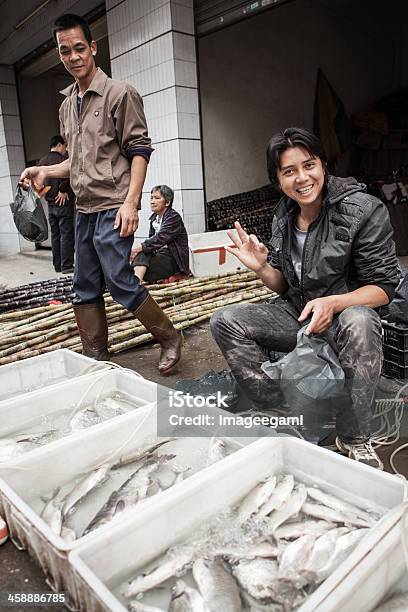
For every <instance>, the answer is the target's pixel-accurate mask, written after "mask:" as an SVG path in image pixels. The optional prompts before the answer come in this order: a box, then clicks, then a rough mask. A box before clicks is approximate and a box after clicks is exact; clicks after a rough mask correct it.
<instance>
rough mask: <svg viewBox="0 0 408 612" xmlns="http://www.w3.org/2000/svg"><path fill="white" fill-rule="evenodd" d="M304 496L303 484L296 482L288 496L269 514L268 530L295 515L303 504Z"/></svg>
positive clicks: (305, 495) (305, 492) (305, 494)
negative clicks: (277, 508)
mask: <svg viewBox="0 0 408 612" xmlns="http://www.w3.org/2000/svg"><path fill="white" fill-rule="evenodd" d="M306 497H307V491H306V487H305V486H304V485H303V484H297V485H296V486H295V488H294V489H293V491H292V493H291V494H290V496H289V497H288V498H287V499H286V501H284V502H283V504H282V505H281V506H280V508H279V510H274V511H273V513H272V514H271V516H270V519H269V522H268V529H269V532H273V531H275V529H277V528H278V527H280V526H281V525H282V524H283V523H284V522H285V521H287V520H288V519H290V518H292V516H297V514H298V513H299V512H300V510H301V508H302V507H303V506H304V503H305V500H306Z"/></svg>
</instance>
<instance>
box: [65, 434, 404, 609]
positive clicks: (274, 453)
mask: <svg viewBox="0 0 408 612" xmlns="http://www.w3.org/2000/svg"><path fill="white" fill-rule="evenodd" d="M272 473H292V474H294V476H295V477H296V478H297V479H299V480H301V481H303V482H306V483H310V484H312V483H313V484H318V485H319V486H321V487H323V488H324V489H325V490H326V491H330V492H332V493H333V494H335V495H339V496H341V497H342V498H343V499H344V498H346V499H348V500H349V501H351V502H354V503H356V504H358V505H359V506H361V507H365V508H369V507H371V508H375V507H376V506H378V505H380V506H381V507H382V508H388V509H392V508H394V507H396V506H398V505H399V504H400V503H401V500H402V498H403V492H404V485H403V483H402V482H401V480H399V479H398V478H395V477H394V476H391V475H389V474H385V473H383V472H381V471H378V470H374V469H373V468H371V467H368V466H365V465H361V464H359V463H356V462H353V461H351V460H350V459H348V458H344V457H340V456H338V455H336V454H334V453H332V452H330V451H328V450H326V449H322V448H319V447H316V446H314V445H312V444H309V443H307V442H304V441H302V440H298V439H295V438H289V437H287V438H285V437H280V438H274V439H270V438H269V439H261V440H258V441H257V442H255V443H253V444H251V445H249V446H247V447H245V448H243V449H242V450H240V451H238V452H237V453H235V454H233V455H230V456H229V457H227V458H225V459H224V460H223V461H222V462H220V463H218V464H216V465H214V466H212V467H211V468H208V469H207V470H204V471H202V472H201V473H200V474H197V475H196V476H195V477H194V479H193V478H191V479H190V480H187V481H186V482H185V483H184V486H183V488H181V487H180V488H179V489H177V491H176V490H174V491H173V492H172V493H173V494H172V495H170V494H169V495H168V496H167V497H166V498H164V497H161V498H160V499H159V497H158V496H157V497H156V498H155V500H152V504H151V505H150V506H149V507H145V508H142V509H141V511H140V513H138V515H137V516H134V517H132V518H131V517H129V518H126V519H123V521H122V522H121V523H120V524H119V523H118V524H117V525H112V527H111V529H110V530H105V531H104V532H103V533H102V532H101V533H100V536H99V537H98V538H94V539H93V540H92V541H90V540H89V541H88V542H87V543H86V542H85V541H84V542H83V544H82V546H80V547H78V548H77V549H76V550H75V551H73V552H72V553H71V554H70V561H71V563H72V565H73V567H74V568H75V576H76V581H77V593H78V600H79V603H80V609H81V610H83V611H84V612H85V611H86V612H108V611H109V612H125V610H126V601H125V600H124V598H122V596H121V595H119V594H118V593H119V592H120V591H119V587H120V586H121V585H122V584H123V583H124V581H126V580H129V579H132V578H133V577H135V576H136V575H138V573H140V572H141V571H142V569H143V568H144V567H145V566H146V564H148V563H150V562H151V561H153V560H154V559H156V558H157V557H158V556H160V555H162V554H163V553H164V552H165V551H166V550H167V548H168V547H169V546H172V545H174V544H176V543H181V542H183V541H185V540H186V539H187V538H188V537H190V536H191V535H192V534H193V532H194V530H195V529H197V528H198V527H199V526H202V524H203V523H204V522H205V521H207V520H208V519H210V518H211V517H214V516H216V515H217V514H218V513H219V512H221V511H223V510H226V509H228V508H230V507H233V506H234V505H236V504H237V503H238V502H239V501H240V500H241V499H242V498H243V497H244V496H245V495H246V494H247V493H248V492H249V491H250V490H251V489H252V488H253V487H254V486H255V485H256V484H257V483H258V482H259V481H260V480H262V479H263V478H265V477H266V476H268V475H270V474H272ZM154 502H156V503H154ZM397 520H398V517H397V514H396V511H395V510H391V511H390V512H389V513H387V514H386V516H385V517H383V519H382V520H381V521H380V522H379V523H378V524H377V525H376V526H375V527H374V528H373V529H372V530H371V531H370V532H369V533H368V534H367V536H366V537H365V538H363V540H361V542H360V544H359V545H358V546H357V548H356V549H355V550H354V551H353V553H352V554H351V555H350V556H349V558H348V559H347V561H345V562H344V563H343V564H342V565H341V566H340V567H339V568H338V569H337V570H336V571H335V572H333V574H332V575H331V576H330V577H329V578H328V579H327V580H326V581H325V582H324V583H323V584H322V585H321V586H320V587H319V588H318V589H317V590H316V591H315V592H314V593H313V594H312V595H311V596H310V597H309V598H308V600H307V601H306V602H305V604H304V605H303V606H302V607H301V608H299V612H300V611H302V612H312V611H314V610H316V608H317V605H318V604H319V602H320V601H321V600H322V599H324V597H326V596H327V595H328V593H330V591H331V590H332V589H333V588H334V586H335V585H336V584H338V583H339V581H341V579H342V578H343V577H344V576H345V575H346V574H347V573H348V572H349V571H350V570H351V568H352V567H353V566H354V565H355V564H356V563H358V561H359V560H360V559H361V558H362V557H363V556H364V555H365V554H367V552H368V551H369V550H371V548H372V547H373V546H374V545H375V543H376V542H377V541H378V539H379V538H380V537H381V534H382V533H383V532H384V530H386V529H388V526H389V524H395V522H396V521H397ZM324 610H325V612H329V610H331V608H330V609H329V608H325V609H324ZM333 610H334V608H333Z"/></svg>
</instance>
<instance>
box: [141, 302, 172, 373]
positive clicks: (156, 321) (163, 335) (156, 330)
mask: <svg viewBox="0 0 408 612" xmlns="http://www.w3.org/2000/svg"><path fill="white" fill-rule="evenodd" d="M133 314H134V315H135V317H137V318H138V319H139V321H140V322H141V323H142V324H143V325H144V326H145V328H146V329H147V331H148V332H150V333H151V334H152V336H153V338H155V340H157V342H158V343H159V344H160V346H161V352H160V359H159V372H160V374H169V372H170V370H172V369H173V368H174V366H175V365H176V363H177V362H178V361H179V360H180V356H181V344H182V337H181V334H180V332H178V331H177V330H176V329H175V327H174V326H173V323H172V322H171V321H170V319H169V318H168V316H167V315H166V314H165V313H164V312H163V310H162V309H161V308H160V306H159V305H158V304H157V302H155V301H154V299H153V298H152V296H151V295H149V296H148V297H147V298H146V299H145V301H144V302H143V304H142V305H141V306H139V308H137V310H134V311H133Z"/></svg>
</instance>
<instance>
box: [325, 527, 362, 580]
mask: <svg viewBox="0 0 408 612" xmlns="http://www.w3.org/2000/svg"><path fill="white" fill-rule="evenodd" d="M368 531H369V530H368V529H356V530H354V531H350V532H349V533H346V534H345V535H343V536H341V537H340V538H339V539H338V540H337V542H336V546H335V549H334V553H333V554H332V556H331V558H330V559H329V561H328V562H327V563H326V565H324V566H323V567H322V568H320V569H319V570H318V571H317V572H316V582H321V581H322V580H325V579H326V578H327V577H328V576H330V574H331V573H332V572H334V570H335V569H337V568H338V566H339V565H340V564H341V563H343V561H345V559H347V557H348V556H349V554H350V553H351V552H352V551H353V550H354V548H355V547H356V546H357V544H358V543H359V542H360V540H361V539H362V538H363V537H364V536H365V535H366V533H367V532H368Z"/></svg>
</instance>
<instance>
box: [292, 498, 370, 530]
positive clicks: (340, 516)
mask: <svg viewBox="0 0 408 612" xmlns="http://www.w3.org/2000/svg"><path fill="white" fill-rule="evenodd" d="M302 512H303V513H304V514H307V515H308V516H313V517H314V518H317V519H323V520H325V521H330V522H332V523H343V524H344V525H353V526H354V527H371V526H372V522H371V521H370V522H369V523H368V522H367V521H366V520H365V519H362V518H359V517H358V516H355V515H352V514H345V513H342V512H338V511H337V510H333V508H328V507H327V506H323V505H322V504H311V503H309V502H305V503H304V504H303V506H302Z"/></svg>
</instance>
